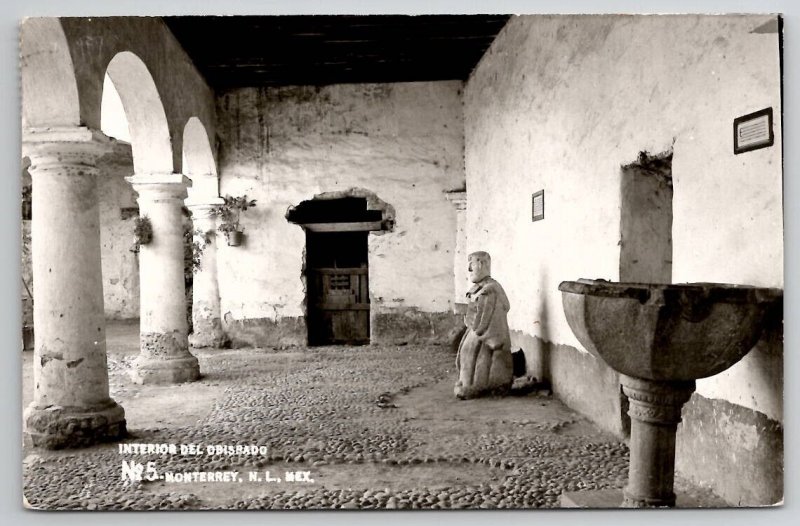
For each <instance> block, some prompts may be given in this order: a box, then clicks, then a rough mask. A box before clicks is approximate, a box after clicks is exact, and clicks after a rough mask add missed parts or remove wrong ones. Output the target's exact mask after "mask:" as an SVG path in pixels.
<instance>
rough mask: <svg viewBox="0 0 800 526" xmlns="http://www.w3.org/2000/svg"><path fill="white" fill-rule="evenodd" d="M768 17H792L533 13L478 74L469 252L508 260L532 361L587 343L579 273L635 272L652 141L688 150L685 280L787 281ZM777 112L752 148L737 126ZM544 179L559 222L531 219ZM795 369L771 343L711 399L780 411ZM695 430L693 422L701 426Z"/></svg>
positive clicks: (678, 185)
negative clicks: (566, 292) (629, 246)
mask: <svg viewBox="0 0 800 526" xmlns="http://www.w3.org/2000/svg"><path fill="white" fill-rule="evenodd" d="M765 24H772V25H773V26H774V27H775V28H777V24H776V23H775V20H774V17H770V16H723V17H711V16H648V17H612V16H537V17H515V18H512V19H511V20H510V22H509V23H508V24H507V25H506V27H505V28H504V29H503V31H502V32H501V33H500V34H499V36H498V38H497V39H496V40H495V41H494V43H493V44H492V46H491V47H490V49H489V50H488V51H487V53H486V54H485V55H484V57H483V59H482V60H481V62H480V63H479V64H478V66H477V67H476V69H475V70H474V71H473V74H472V76H471V78H470V79H469V81H468V83H467V86H466V88H465V116H464V120H465V157H466V159H465V164H466V178H467V190H468V198H469V205H468V208H467V245H468V251H474V250H487V251H489V252H490V253H491V254H492V257H493V261H494V264H493V273H494V274H495V276H496V277H497V279H498V280H499V281H500V282H501V283H503V285H504V287H505V288H506V290H507V291H508V295H509V299H510V301H511V311H510V312H509V324H510V326H511V328H512V329H514V330H515V332H514V334H516V336H515V340H514V342H513V343H514V345H515V346H523V347H524V346H527V347H528V348H526V349H525V350H526V354H529V355H531V360H530V361H531V362H532V363H540V362H541V361H542V360H541V359H540V358H541V357H540V356H537V355H536V353H537V351H536V349H533V348H531V347H532V345H531V344H530V341H531V338H530V337H532V336H533V337H537V338H540V339H542V340H544V341H547V342H552V343H553V344H556V350H555V351H554V352H556V353H557V352H559V351H558V346H569V347H571V348H574V349H579V350H581V351H582V348H581V346H580V344H579V343H578V342H577V341H576V339H575V338H574V336H573V335H572V333H571V331H570V329H569V327H568V325H567V322H566V319H565V317H564V314H563V310H562V305H561V297H560V293H559V292H558V284H559V283H560V282H561V281H563V280H574V279H577V278H581V277H586V278H604V279H609V280H617V279H619V263H620V249H619V246H618V243H619V241H620V174H621V166H622V165H627V164H629V163H631V162H633V161H634V160H635V159H636V157H637V155H638V153H639V152H640V151H648V152H650V153H660V152H664V151H668V150H669V149H670V148H672V150H673V153H674V157H673V165H672V174H673V184H674V201H673V228H672V236H673V258H672V261H673V267H672V273H673V281H674V282H687V281H720V282H729V283H743V284H753V285H762V286H771V287H782V286H783V264H782V257H783V248H782V247H783V245H782V244H783V236H782V210H781V195H782V189H781V146H780V144H781V123H780V118H779V117H778V116H779V115H780V111H781V106H780V102H781V101H780V70H779V55H778V35H777V33H776V32H775V31H763V30H759V31H758V32H754V30H755V29H756V28H759V27H765ZM769 106H771V107H772V108H773V111H774V112H775V115H776V122H775V126H774V132H775V145H774V146H773V147H771V148H767V149H762V150H758V151H754V152H749V153H746V154H742V155H734V154H733V144H732V123H733V119H734V118H735V117H737V116H740V115H744V114H747V113H750V112H752V111H755V110H758V109H761V108H765V107H769ZM541 189H544V190H545V205H546V207H545V219H544V220H543V221H538V222H531V202H530V201H531V194H533V193H534V192H536V191H538V190H541ZM540 354H541V353H540ZM587 358H590V357H588V356H587ZM537 359H538V360H539V361H538V362H537ZM781 364H782V344H781V341H780V338H769V339H767V343H766V344H764V343H761V344H759V346H757V348H756V350H754V351H752V352H751V353H750V355H748V357H747V358H745V359H744V360H743V361H742V362H740V363H739V364H738V365H736V366H735V367H733V368H732V369H731V370H729V371H728V372H725V373H723V374H721V375H719V376H717V377H715V378H713V379H709V380H701V381H700V382H698V394H699V395H701V396H704V397H708V398H712V399H720V400H725V401H727V402H731V403H733V404H739V405H741V406H744V407H746V408H749V409H752V410H755V411H758V412H761V413H763V414H764V415H766V416H767V417H769V418H770V419H773V420H777V421H780V420H781V392H782V366H781ZM538 367H539V368H540V369H542V367H541V366H538ZM544 369H547V368H544ZM562 370H564V371H567V369H562ZM550 374H552V380H553V383H554V389H555V390H556V392H558V390H559V388H558V387H557V386H558V384H559V383H560V382H563V384H564V385H563V387H562V388H564V389H573V387H571V386H569V385H567V382H568V380H569V379H568V378H567V377H559V375H558V374H557V373H556V371H550ZM586 378H587V379H589V380H591V378H592V375H586ZM596 389H599V390H604V391H606V390H614V389H616V386H614V385H611V384H609V383H608V382H598V383H597V385H596ZM614 396H616V393H615V392H608V393H605V394H603V395H602V398H604V399H609V400H611V399H613V397H614ZM583 410H584V411H585V412H587V414H589V416H592V417H593V418H595V420H597V421H599V423H601V425H603V426H604V427H606V428H614V427H616V425H617V423H614V422H602V420H604V419H605V418H606V416H604V415H605V414H606V413H607V411H599V410H597V411H594V410H593V409H592V408H591V407H586V408H584V409H583ZM691 415H692V414H690V416H689V418H694V417H693V416H691ZM694 424H695V423H694V422H691V423H690V425H687V426H686V427H687V428H691V429H695V430H698V429H701V426H697V425H694ZM623 427H624V426H623ZM686 442H687V443H688V441H686ZM678 454H679V455H680V451H679V453H678ZM684 468H690V466H686V465H684ZM724 469H728V470H729V472H731V473H732V472H734V471H735V466H734V465H732V464H726V467H725V468H724ZM686 473H687V474H689V475H690V476H695V475H696V476H697V478H698V479H699V478H700V474H699V473H696V472H691V471H688V470H687V471H686ZM773 493H774V492H773ZM726 497H727V498H735V496H734V495H733V493H729V494H728V495H727V496H726Z"/></svg>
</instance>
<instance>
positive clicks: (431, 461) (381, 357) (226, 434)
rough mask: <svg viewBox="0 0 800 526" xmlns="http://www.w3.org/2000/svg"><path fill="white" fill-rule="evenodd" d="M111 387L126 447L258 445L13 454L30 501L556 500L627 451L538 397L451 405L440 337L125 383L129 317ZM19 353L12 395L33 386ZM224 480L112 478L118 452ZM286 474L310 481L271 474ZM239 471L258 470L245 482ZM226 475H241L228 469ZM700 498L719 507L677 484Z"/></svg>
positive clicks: (231, 363)
mask: <svg viewBox="0 0 800 526" xmlns="http://www.w3.org/2000/svg"><path fill="white" fill-rule="evenodd" d="M108 342H109V371H110V382H111V390H112V397H113V398H114V399H115V400H117V401H118V402H119V403H120V404H121V405H122V406H123V407H124V408H125V410H126V416H127V421H128V428H129V432H130V435H131V436H130V437H129V438H127V439H126V440H125V442H128V443H162V444H167V443H172V444H200V445H202V446H203V447H204V448H205V447H206V446H208V445H214V444H221V445H236V444H241V445H260V446H267V448H268V454H267V455H266V456H259V455H256V456H253V455H241V454H240V455H221V454H215V455H206V454H203V455H191V456H189V455H179V454H176V455H169V454H167V455H157V454H151V455H122V454H120V452H119V451H118V447H119V446H118V444H107V445H101V446H95V447H92V448H88V449H83V450H69V451H56V452H50V451H43V450H39V449H32V448H27V449H26V450H25V452H24V457H25V460H24V494H25V497H26V499H27V502H28V503H29V505H30V506H31V507H34V508H42V509H90V510H93V509H296V508H311V509H320V508H322V509H329V508H341V509H376V508H388V509H418V508H433V509H440V508H548V507H557V506H558V498H559V495H560V494H561V493H562V492H563V491H572V490H579V489H602V488H621V487H622V486H623V485H624V483H625V480H626V477H627V463H628V449H627V447H626V445H625V444H624V443H622V442H620V441H618V440H616V439H615V438H614V437H611V436H609V435H606V434H604V433H602V432H600V431H599V430H597V429H596V428H595V427H593V426H592V425H591V424H590V423H588V422H587V421H586V420H585V419H583V418H581V417H580V416H578V415H576V414H575V413H573V412H571V411H570V410H568V409H567V408H566V407H564V406H563V405H562V404H561V403H560V402H558V401H557V400H554V399H552V397H549V396H546V395H544V394H536V393H530V394H527V395H523V396H514V397H508V398H503V399H483V400H474V401H458V400H455V399H454V398H453V396H452V383H453V378H454V375H455V373H454V366H453V361H454V360H453V356H452V354H451V352H450V351H449V349H448V348H447V347H444V346H443V347H436V346H402V347H377V346H366V347H349V348H348V347H323V348H303V349H290V350H272V349H237V350H196V351H195V354H196V355H197V356H198V358H199V360H200V364H201V370H202V371H203V373H204V377H203V378H202V379H201V380H200V381H199V382H195V383H193V384H185V385H181V386H168V387H154V386H145V387H140V386H135V385H133V384H132V383H131V382H130V381H129V380H128V377H127V375H126V372H127V370H128V368H129V364H130V362H131V360H132V359H133V358H134V357H135V355H136V352H137V351H138V349H137V338H136V326H135V325H132V324H116V325H111V326H110V327H109V332H108ZM31 358H32V357H31V356H30V353H26V356H25V359H24V367H25V368H26V369H25V371H24V372H25V374H24V389H25V390H26V393H25V396H24V401H25V402H26V403H27V401H28V400H30V396H31V393H32V385H31V384H32V382H31V374H30V370H31V367H32V365H31V363H32V360H31ZM123 460H127V461H132V460H135V461H137V462H140V463H142V464H145V463H146V462H148V461H152V462H153V464H152V466H153V467H154V469H155V470H156V471H157V473H158V474H159V476H165V475H166V474H167V473H168V472H173V473H177V472H209V471H237V472H238V476H237V478H236V482H191V483H176V482H167V481H165V480H160V479H159V480H155V481H152V482H148V481H146V480H145V481H142V482H130V481H124V480H122V468H121V465H122V461H123ZM267 471H269V473H270V477H271V478H281V479H285V478H286V475H285V473H286V472H287V471H290V472H294V471H303V472H309V475H308V477H309V478H310V479H312V480H313V482H309V481H303V482H288V481H286V480H283V481H282V482H270V481H267V480H266V472H267ZM250 472H253V473H255V474H256V475H254V476H258V477H260V478H261V480H260V481H259V480H254V481H250V480H249V478H250V475H249V474H250ZM239 477H241V481H239V480H238V478H239ZM691 490H692V491H694V492H695V493H698V494H699V495H700V496H701V499H704V500H703V502H704V503H705V505H710V506H715V505H724V503H723V502H721V501H719V500H718V499H716V498H715V497H714V496H713V495H711V494H710V493H708V492H703V491H701V490H697V489H696V488H691Z"/></svg>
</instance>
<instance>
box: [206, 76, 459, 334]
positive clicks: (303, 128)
mask: <svg viewBox="0 0 800 526" xmlns="http://www.w3.org/2000/svg"><path fill="white" fill-rule="evenodd" d="M461 88H462V83H460V82H435V83H404V84H381V85H370V84H362V85H335V86H328V87H324V88H314V87H289V88H280V89H255V88H252V89H240V90H235V91H231V92H227V93H224V94H222V95H221V96H220V97H219V98H218V101H217V107H218V122H219V134H220V140H221V150H220V174H221V176H220V193H221V194H222V195H225V194H230V195H242V194H247V196H248V198H254V199H257V206H256V207H255V208H253V209H251V210H248V211H247V212H245V213H244V214H242V224H243V226H244V227H245V235H246V241H245V244H244V246H242V247H228V246H227V245H226V244H225V242H224V240H223V241H222V242H220V243H219V247H220V248H219V249H218V250H219V251H218V265H219V267H218V268H219V271H218V272H219V285H220V297H221V307H222V314H223V317H224V319H225V320H226V326H227V327H226V328H227V329H228V330H229V331H231V332H232V333H231V336H232V338H233V339H234V344H235V343H236V339H237V336H236V327H238V326H243V327H244V326H245V325H246V326H247V334H246V336H243V339H246V340H247V341H248V342H249V344H254V343H258V342H262V343H261V344H269V343H271V340H270V339H269V338H268V337H267V336H266V333H267V332H270V331H259V330H257V329H256V328H255V327H254V326H253V324H254V323H255V324H256V325H258V323H256V320H261V322H263V323H261V325H264V326H265V327H268V326H271V325H270V324H275V323H276V322H278V326H280V323H279V322H280V320H287V323H286V327H284V328H283V329H280V331H279V332H281V336H280V338H278V341H279V343H280V342H283V343H304V342H305V338H306V335H305V324H304V323H298V319H299V320H302V316H303V315H304V302H305V290H304V282H303V279H302V276H301V272H302V266H303V251H304V247H305V234H304V232H303V230H302V228H301V227H299V226H297V225H294V224H291V223H289V222H288V221H287V220H286V218H285V214H286V211H287V210H288V209H289V207H290V206H296V205H298V204H299V203H300V202H302V201H305V200H308V199H312V198H314V197H315V196H316V195H319V194H323V193H326V192H337V191H346V190H349V189H352V188H357V189H364V190H368V191H370V192H373V193H374V194H376V195H377V197H378V198H380V199H381V200H383V201H385V202H386V203H388V204H389V205H391V206H392V207H393V209H394V211H395V225H394V229H393V230H392V231H391V232H382V233H372V234H370V236H369V283H370V301H371V307H372V320H373V323H372V331H373V333H372V336H373V341H395V340H396V339H397V338H400V339H405V340H406V341H407V340H408V339H409V338H410V339H412V340H415V339H418V338H419V337H420V336H419V335H421V334H424V335H428V336H426V337H428V338H429V337H430V335H434V336H435V337H436V338H438V337H439V335H438V334H437V327H439V326H440V325H441V323H440V320H438V316H437V313H449V312H451V311H452V303H453V279H452V271H453V253H454V250H455V242H456V235H455V232H456V211H455V209H454V208H453V206H452V205H451V204H450V203H449V202H448V201H447V199H446V197H445V194H444V192H445V191H447V190H453V189H457V188H460V187H462V185H463V184H464V166H463V119H462V116H463V114H462V104H461ZM392 313H395V314H397V316H401V317H402V318H400V319H402V320H403V321H405V322H408V321H416V322H417V323H416V324H417V325H419V327H417V326H415V330H414V331H410V332H407V333H406V335H403V334H394V333H392V331H388V333H387V331H386V330H385V327H386V325H385V324H384V323H383V319H384V318H382V316H383V315H385V314H392ZM244 320H250V321H249V322H246V323H244V324H243V322H244ZM376 321H377V322H378V323H375V322H376ZM422 325H424V327H422ZM275 330H277V329H275ZM287 330H288V331H289V332H290V333H292V334H295V336H294V337H290V336H288V334H285V333H286V331H287ZM261 333H264V334H263V335H262V336H258V335H259V334H261ZM441 336H442V337H444V336H446V335H441ZM376 338H377V340H376Z"/></svg>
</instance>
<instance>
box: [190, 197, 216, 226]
mask: <svg viewBox="0 0 800 526" xmlns="http://www.w3.org/2000/svg"><path fill="white" fill-rule="evenodd" d="M183 203H184V204H185V205H186V207H187V208H189V210H190V211H191V212H192V220H193V221H199V220H202V219H216V210H217V207H219V206H220V205H222V204H224V203H225V200H224V199H222V198H221V197H214V198H209V197H206V198H204V199H203V200H202V201H198V200H193V199H192V198H189V199H187V200H186V201H184V202H183Z"/></svg>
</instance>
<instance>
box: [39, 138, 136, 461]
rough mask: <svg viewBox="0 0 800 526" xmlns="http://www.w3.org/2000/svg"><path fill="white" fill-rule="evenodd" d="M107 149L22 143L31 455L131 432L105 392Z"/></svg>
mask: <svg viewBox="0 0 800 526" xmlns="http://www.w3.org/2000/svg"><path fill="white" fill-rule="evenodd" d="M107 141H108V139H107V138H105V136H104V135H103V134H101V133H98V132H94V131H92V130H89V129H88V128H77V127H76V128H61V129H58V128H55V129H53V128H51V129H46V130H41V131H35V130H29V131H26V132H25V134H24V136H23V147H24V154H25V155H27V156H28V157H29V158H30V160H31V167H30V173H31V176H32V180H33V221H32V225H31V228H32V233H31V236H32V239H31V246H32V252H33V262H32V267H33V272H32V273H33V281H34V283H35V286H34V306H33V319H34V327H35V330H36V346H35V349H34V360H33V379H34V386H35V387H34V398H33V402H32V403H31V404H30V405H29V406H28V407H27V409H26V410H25V414H24V421H25V437H26V440H29V441H30V442H31V443H32V444H33V445H34V446H39V447H45V448H49V449H57V448H63V447H80V446H88V445H91V444H94V443H97V442H102V441H106V440H114V439H117V438H120V437H122V436H124V435H125V431H126V430H125V411H124V410H123V409H122V407H120V406H119V405H118V404H117V403H116V402H115V401H114V400H112V399H111V397H110V396H109V390H108V364H107V357H106V332H105V331H106V327H105V316H104V312H103V280H102V274H101V266H100V216H99V208H98V201H97V168H96V162H97V159H98V158H99V157H100V156H101V155H102V154H103V153H105V151H106V147H107Z"/></svg>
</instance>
